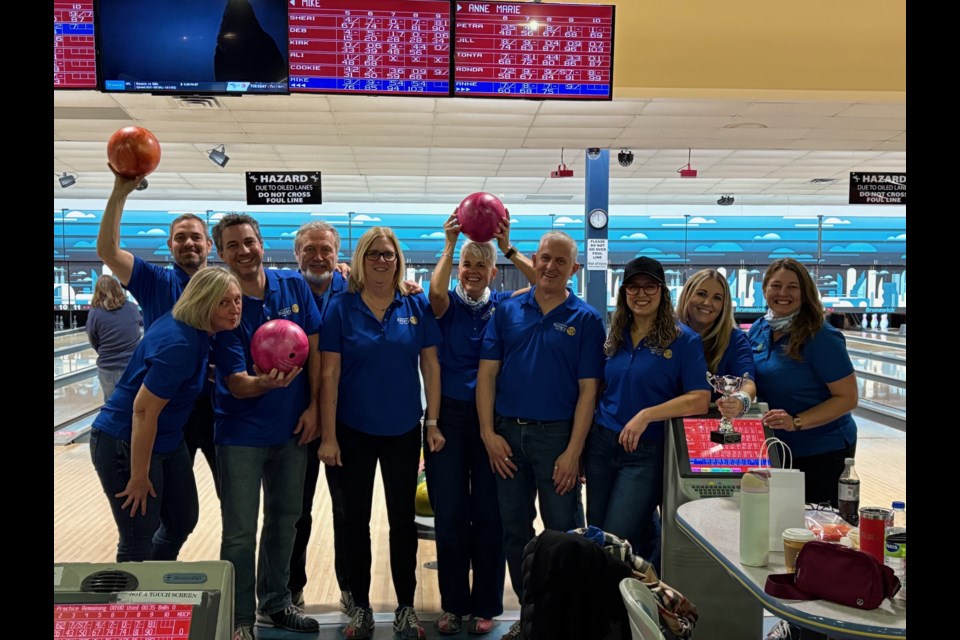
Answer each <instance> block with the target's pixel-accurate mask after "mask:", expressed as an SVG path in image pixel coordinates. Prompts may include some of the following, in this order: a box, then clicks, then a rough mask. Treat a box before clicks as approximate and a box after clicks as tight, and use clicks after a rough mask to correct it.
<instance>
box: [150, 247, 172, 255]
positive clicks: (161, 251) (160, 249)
mask: <svg viewBox="0 0 960 640" xmlns="http://www.w3.org/2000/svg"><path fill="white" fill-rule="evenodd" d="M153 255H155V256H169V255H171V254H170V249H168V248H167V247H166V246H160V247H157V249H156V250H155V251H154V252H153Z"/></svg>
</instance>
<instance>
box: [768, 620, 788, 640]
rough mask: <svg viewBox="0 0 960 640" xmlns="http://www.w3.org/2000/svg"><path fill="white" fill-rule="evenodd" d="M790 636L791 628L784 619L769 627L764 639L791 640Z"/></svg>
mask: <svg viewBox="0 0 960 640" xmlns="http://www.w3.org/2000/svg"><path fill="white" fill-rule="evenodd" d="M792 638H793V630H792V629H791V628H790V623H789V622H787V621H786V620H781V621H780V622H778V623H777V624H776V625H774V627H773V628H772V629H770V633H768V634H767V637H766V640H792Z"/></svg>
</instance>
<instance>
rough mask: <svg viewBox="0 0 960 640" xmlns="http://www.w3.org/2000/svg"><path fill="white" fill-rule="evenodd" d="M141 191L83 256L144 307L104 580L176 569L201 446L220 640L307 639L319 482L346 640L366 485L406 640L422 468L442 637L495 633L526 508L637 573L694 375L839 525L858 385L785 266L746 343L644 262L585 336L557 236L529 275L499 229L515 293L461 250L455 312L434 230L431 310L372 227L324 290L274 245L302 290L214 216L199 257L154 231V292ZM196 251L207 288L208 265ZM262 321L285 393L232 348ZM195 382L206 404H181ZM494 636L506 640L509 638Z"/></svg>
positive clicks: (130, 184) (362, 616)
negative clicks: (613, 540)
mask: <svg viewBox="0 0 960 640" xmlns="http://www.w3.org/2000/svg"><path fill="white" fill-rule="evenodd" d="M138 182H139V179H127V178H123V177H122V176H119V175H117V177H116V182H115V186H114V191H113V193H112V194H111V197H110V200H109V201H108V203H107V208H106V210H105V213H104V218H103V222H102V224H101V232H100V237H99V238H98V252H99V253H100V256H101V259H103V260H104V262H105V264H107V265H108V266H109V267H110V268H111V269H112V270H113V273H114V274H115V275H116V276H117V277H118V278H119V280H120V282H121V283H123V284H124V286H125V287H126V288H127V289H128V290H129V291H130V292H131V293H133V294H134V296H135V297H136V298H137V300H138V301H139V302H140V304H141V306H142V308H143V312H144V324H145V327H146V334H145V336H144V339H143V341H142V342H141V344H140V345H139V346H138V347H137V350H136V352H135V354H134V356H133V358H132V360H131V364H130V365H129V366H128V367H127V369H126V371H125V372H124V374H123V376H122V378H121V380H120V382H119V384H118V385H117V391H116V392H115V393H114V395H113V396H111V397H110V399H109V400H108V401H107V404H106V405H105V407H104V409H103V411H101V414H100V416H99V417H98V418H97V420H96V421H95V423H94V430H93V437H92V439H91V455H92V458H93V460H94V465H95V467H96V468H97V472H98V474H99V477H100V479H101V482H102V484H103V488H104V492H105V494H106V495H107V498H108V499H109V500H110V502H111V507H112V509H113V513H114V516H115V518H116V521H117V526H118V531H119V543H118V561H123V560H144V559H175V558H176V557H177V553H178V552H179V549H180V548H181V546H182V545H183V543H184V542H185V540H186V539H187V536H188V535H189V534H190V532H191V531H192V530H193V527H194V526H195V525H196V522H197V512H198V510H197V504H196V503H197V500H196V485H195V482H194V480H193V472H192V458H193V455H194V454H195V451H196V450H197V448H202V446H201V445H202V442H203V440H204V438H207V439H208V441H210V442H212V443H213V445H214V446H213V450H212V456H210V457H209V458H208V460H210V462H211V468H212V469H213V470H214V477H215V478H216V480H217V486H218V490H219V497H220V506H221V515H222V523H223V534H222V536H223V537H222V542H221V553H220V557H221V559H224V560H229V561H230V562H232V563H233V566H234V571H235V579H236V596H235V597H236V601H235V620H234V626H235V632H234V638H235V640H248V639H252V637H253V635H252V627H253V625H254V624H255V623H256V624H261V625H272V626H277V627H281V628H284V629H288V630H293V631H302V632H315V631H317V629H318V625H317V622H316V620H314V619H312V618H310V617H309V616H306V615H305V614H304V612H303V606H304V601H303V595H302V594H303V589H304V586H305V584H306V581H307V572H306V552H307V548H308V542H309V537H310V531H311V528H312V524H313V517H312V513H311V510H312V505H313V499H314V496H315V491H316V485H317V481H318V478H319V470H320V466H321V464H322V465H323V467H324V470H325V476H326V479H327V485H328V488H329V490H330V494H331V503H332V506H333V514H332V523H333V528H334V541H335V569H336V574H337V575H336V577H337V582H338V584H339V586H340V590H341V600H340V604H341V607H342V608H343V609H344V611H345V613H347V615H348V616H349V621H348V623H347V625H346V626H345V628H344V629H343V633H344V636H345V637H347V638H353V639H358V638H370V637H372V635H373V631H374V625H375V622H374V616H373V610H372V607H371V606H370V599H369V590H370V583H371V569H372V555H371V535H370V518H371V513H372V509H373V497H374V481H375V475H376V470H377V466H378V465H379V467H380V471H381V475H382V479H383V487H384V497H385V501H386V512H387V517H388V521H389V527H390V534H389V538H390V545H389V547H390V570H391V574H392V578H393V585H394V589H395V591H396V596H397V608H396V610H395V611H394V623H393V630H394V632H395V634H396V635H397V636H398V637H401V638H424V637H426V634H425V630H424V627H423V624H422V622H421V621H420V619H419V616H418V614H417V611H416V608H415V607H414V593H415V590H416V563H417V560H416V556H417V545H418V540H417V527H416V523H415V512H414V506H415V502H414V495H415V493H416V484H417V475H418V469H419V461H420V453H421V450H422V451H423V455H424V458H425V469H426V475H427V481H428V487H429V494H430V501H431V503H432V506H433V509H434V512H435V514H436V517H435V526H436V541H437V556H438V570H439V571H438V574H439V575H438V578H439V586H440V595H441V606H442V609H443V611H442V613H441V615H440V617H439V618H438V620H437V621H436V625H437V628H438V630H439V632H440V633H442V634H456V633H460V632H461V631H462V630H466V631H467V632H469V633H471V634H485V633H488V632H490V631H491V630H492V629H493V628H494V626H495V624H496V623H495V621H494V618H495V617H496V616H498V615H500V614H501V613H502V612H503V589H504V574H505V570H509V573H510V578H511V582H512V584H513V588H514V590H515V591H516V593H517V596H518V598H519V599H520V600H521V602H522V597H523V594H522V579H521V576H522V568H521V562H522V553H523V548H524V546H525V545H526V544H527V542H529V541H530V540H531V539H532V538H533V537H534V536H535V531H534V520H535V518H536V516H537V511H536V504H539V509H540V516H541V518H542V520H543V524H544V526H545V527H546V528H549V529H555V530H560V531H566V530H570V529H574V528H578V527H582V526H584V525H585V524H586V523H589V524H591V525H595V526H598V527H600V528H601V529H604V530H605V531H607V532H608V533H612V534H615V535H617V536H619V537H621V538H624V539H627V540H629V541H631V542H632V543H633V544H634V546H635V547H636V548H639V550H640V551H641V555H642V554H644V553H655V549H654V548H650V547H649V544H650V538H651V535H650V533H649V532H650V531H652V530H655V528H656V520H657V518H656V510H657V506H658V505H659V504H660V502H661V497H662V472H663V438H664V425H665V421H666V420H668V419H670V418H673V417H681V416H688V415H698V414H702V413H706V412H707V410H708V407H709V403H710V401H711V397H712V395H713V394H712V387H711V386H710V384H709V383H708V382H707V377H706V374H707V372H708V371H709V372H712V373H714V374H718V375H733V376H738V377H742V378H744V384H743V386H742V388H741V391H740V392H739V393H737V394H735V395H734V396H731V397H730V398H728V399H721V398H718V408H719V410H720V412H721V413H723V414H724V415H726V416H730V417H735V416H737V415H742V414H743V413H744V412H746V411H747V410H748V409H749V408H750V406H751V404H752V403H753V401H754V399H755V398H757V399H759V400H762V401H765V402H767V403H768V405H769V407H771V408H770V410H769V411H767V412H766V413H764V415H763V417H762V419H763V421H764V422H765V423H766V424H767V425H768V426H770V427H771V428H772V429H774V430H775V433H776V435H777V436H778V437H780V438H781V439H782V440H784V441H785V442H786V443H787V444H788V445H789V446H790V447H791V448H792V450H793V453H794V460H795V466H796V467H798V468H800V469H802V470H804V471H805V472H806V474H805V475H806V481H807V500H808V501H809V502H821V501H826V502H836V498H837V496H836V481H837V478H838V477H839V475H840V473H841V472H842V470H843V466H844V465H843V460H844V458H846V457H851V456H852V455H853V453H854V451H855V447H856V425H855V424H854V422H853V419H852V417H851V416H850V412H851V411H852V410H853V408H854V407H855V406H856V402H857V388H856V379H855V376H854V373H853V368H852V365H851V363H850V358H849V356H848V355H847V353H846V349H845V345H844V341H843V336H842V334H840V332H839V331H837V330H836V329H834V328H833V327H832V326H830V325H829V324H827V323H824V321H823V308H822V306H821V304H820V299H819V294H818V292H817V290H816V286H815V283H814V282H813V280H812V278H811V277H810V274H809V273H808V272H807V270H806V269H805V268H804V267H803V266H802V265H801V264H799V263H797V262H796V261H794V260H791V259H783V260H777V261H776V262H774V263H773V264H772V265H770V267H769V268H768V269H767V272H766V274H765V276H764V279H763V292H764V297H765V299H766V302H767V306H768V308H769V311H768V313H767V314H766V316H765V317H764V318H761V319H760V320H758V321H757V322H756V323H754V325H753V326H752V327H751V329H750V331H749V332H748V333H746V334H745V333H744V332H743V331H741V330H740V329H739V327H737V326H735V324H734V319H733V310H732V306H731V301H730V292H729V288H728V286H727V282H726V279H725V277H724V276H723V274H721V273H719V272H717V271H715V270H704V271H701V272H698V273H696V274H694V275H693V276H691V277H690V278H689V279H688V281H687V283H686V285H685V286H684V288H683V291H682V292H681V294H680V297H679V300H678V303H677V307H676V310H674V305H673V302H672V300H671V292H670V289H669V287H668V286H667V282H666V279H665V274H664V270H663V267H662V265H661V264H660V263H659V262H657V261H656V260H653V259H652V258H648V257H638V258H636V259H634V260H632V261H631V262H630V263H629V264H627V265H626V267H625V269H624V274H623V279H622V284H621V286H620V288H619V291H618V293H617V299H616V307H615V310H614V312H613V316H612V319H611V322H610V330H609V332H607V331H606V330H605V327H604V318H603V316H602V315H601V313H600V312H598V311H597V310H596V309H593V308H592V307H590V306H589V305H588V304H586V303H585V302H584V301H583V300H581V299H580V298H578V297H577V296H576V295H575V294H574V293H573V292H572V291H571V290H570V289H569V288H568V282H569V280H570V278H571V276H573V274H574V273H576V272H577V271H578V270H579V268H580V265H579V264H578V263H577V255H578V247H577V245H576V243H575V241H574V240H573V239H572V238H571V237H570V236H568V235H567V234H564V233H562V232H557V231H551V232H548V233H546V234H545V235H544V236H543V237H542V238H541V239H540V242H539V246H538V249H537V252H536V254H534V256H533V257H532V260H531V259H529V258H527V257H525V256H523V255H522V254H521V253H519V252H518V251H517V249H516V248H515V247H513V246H511V245H510V241H509V222H508V221H504V222H503V223H502V224H501V226H500V228H499V229H498V232H497V234H496V236H495V239H496V245H498V246H499V250H500V251H501V252H502V253H503V254H504V256H505V257H506V258H507V259H508V260H510V261H511V262H512V263H513V264H514V265H515V266H517V268H518V269H519V270H520V271H521V272H522V273H523V274H524V275H525V276H526V277H527V279H528V280H529V281H530V283H531V286H530V287H529V288H526V289H523V290H521V291H516V292H498V291H494V290H492V289H491V284H492V282H493V280H494V278H495V276H496V274H497V267H496V262H497V254H496V251H497V249H496V248H495V246H494V244H495V243H494V242H474V241H472V240H468V241H466V242H464V243H462V244H461V246H460V248H459V264H458V265H457V285H456V287H454V288H452V289H451V287H450V283H451V278H452V274H453V269H454V255H455V252H456V250H457V243H458V241H459V236H460V227H459V224H458V222H457V218H456V216H455V215H454V216H451V217H450V218H449V219H448V220H447V221H446V222H445V224H444V233H445V239H446V240H445V247H444V250H443V252H442V253H441V255H440V257H439V260H438V263H437V266H436V268H435V270H434V272H433V275H432V277H431V282H430V291H429V296H427V295H423V294H422V293H421V292H419V291H418V290H417V288H416V287H415V285H414V284H413V283H409V282H405V281H404V280H403V277H404V274H405V273H406V267H405V262H404V257H403V252H402V250H401V247H400V243H399V241H398V240H397V238H396V236H395V234H394V233H393V231H392V230H391V229H389V228H386V227H374V228H371V229H369V230H368V231H367V232H366V233H365V234H364V235H363V236H362V237H361V238H360V239H359V240H358V242H357V245H356V247H355V250H354V253H353V257H352V261H351V264H350V266H349V268H344V266H345V265H340V266H338V265H337V262H336V261H337V255H338V252H339V249H340V238H339V235H338V234H337V232H336V229H335V228H334V227H332V226H331V225H329V224H327V223H324V222H320V221H316V222H310V223H307V224H305V225H304V226H303V227H301V228H300V230H299V231H298V232H297V235H296V238H295V241H294V253H295V256H296V258H297V262H298V265H299V267H300V269H299V273H297V272H284V271H276V270H271V269H264V267H263V261H262V259H263V241H262V238H261V236H260V232H259V226H258V224H257V222H256V220H255V219H254V218H252V217H251V216H248V215H246V214H227V215H224V216H223V217H222V218H221V219H220V220H219V222H218V223H217V225H216V226H215V227H214V228H213V230H212V235H213V242H211V240H210V238H209V236H208V235H207V233H206V231H207V230H206V228H205V225H204V223H203V221H202V220H200V219H199V218H196V217H195V216H190V215H189V214H186V215H184V216H180V217H178V218H177V219H176V220H174V222H173V223H172V224H171V229H170V238H169V239H168V246H169V247H170V249H171V253H172V255H173V257H174V260H175V262H176V264H175V266H174V268H173V269H172V270H166V269H161V268H159V267H156V266H154V265H150V264H148V263H146V262H144V261H143V260H141V259H140V258H138V257H135V256H133V255H132V254H130V253H128V252H126V251H124V250H122V249H121V248H120V245H119V223H120V217H121V215H122V210H123V204H124V202H125V199H126V196H127V195H128V194H129V193H130V192H131V191H132V190H133V189H134V188H135V187H136V185H137V183H138ZM213 244H215V245H216V249H217V252H218V255H219V256H220V257H221V258H222V259H223V261H224V263H225V264H226V266H227V267H228V268H227V269H219V268H212V267H207V266H206V257H207V255H208V254H209V251H210V250H211V248H212V245H213ZM214 283H215V284H216V286H213V284H214ZM185 308H186V310H185ZM194 308H199V309H200V310H201V312H199V313H198V312H196V310H195V309H194ZM204 314H207V315H206V316H204ZM273 318H284V319H287V320H291V321H293V322H296V323H297V324H299V325H300V326H301V327H302V328H303V329H304V331H305V333H306V334H307V336H308V338H309V341H310V344H311V355H310V357H309V358H308V360H307V362H306V363H305V364H304V369H305V371H304V370H301V369H295V370H293V371H291V372H286V373H283V372H279V371H276V370H274V371H270V372H266V371H260V370H259V369H257V368H256V366H255V365H254V364H253V360H252V358H251V355H250V338H251V336H252V334H253V332H254V331H255V330H256V329H257V328H258V327H259V326H260V325H262V324H263V323H264V322H266V321H268V320H270V319H273ZM208 364H212V365H215V366H214V367H213V371H214V380H215V384H214V388H213V393H212V398H213V400H212V402H211V401H210V399H209V397H210V396H209V395H208V397H207V400H206V402H204V401H203V400H202V398H203V396H204V394H205V393H206V394H209V387H207V386H206V385H207V384H208V382H207V381H208V377H209V368H208ZM421 385H422V386H421ZM421 391H422V393H423V396H424V397H425V399H426V407H425V408H424V407H422V405H421ZM198 398H201V399H200V400H198ZM211 407H212V409H211ZM206 412H210V413H206ZM194 414H197V415H196V417H195V418H191V416H194ZM211 414H212V416H213V417H212V420H211V419H210V417H209V416H210V415H211ZM204 415H206V416H207V417H206V418H204V417H203V416H204ZM191 419H194V421H195V422H197V423H202V422H203V420H204V419H206V420H207V424H206V425H205V426H206V428H207V430H208V431H209V435H206V436H203V435H201V436H198V437H197V438H195V439H194V442H196V443H197V444H196V445H195V447H196V448H193V450H192V451H191V450H190V449H191V447H190V445H189V444H188V442H187V440H188V438H187V433H186V430H185V425H187V424H188V423H189V422H190V420H191ZM200 430H202V429H199V428H198V429H196V431H200ZM584 477H585V478H586V494H587V504H586V507H587V508H586V513H584V508H583V499H582V488H581V486H582V483H583V478H584ZM261 489H262V491H263V512H264V518H263V527H262V531H261V532H260V546H259V556H258V554H257V547H256V538H257V522H258V520H257V519H258V515H259V511H260V506H261V505H260V492H261ZM653 546H654V547H655V545H653ZM471 571H472V580H471ZM504 637H505V638H518V637H520V627H519V624H516V625H514V626H513V627H511V628H510V630H509V631H507V634H506V635H504Z"/></svg>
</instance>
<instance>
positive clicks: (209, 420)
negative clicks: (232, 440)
mask: <svg viewBox="0 0 960 640" xmlns="http://www.w3.org/2000/svg"><path fill="white" fill-rule="evenodd" d="M213 421H214V414H213V391H212V390H210V391H205V392H202V393H201V394H200V396H199V397H198V398H197V401H196V402H194V403H193V411H191V412H190V416H189V417H188V418H187V421H186V423H184V425H183V441H184V442H186V443H187V452H188V453H189V454H190V460H196V458H197V449H199V450H200V451H201V452H202V453H203V457H204V458H206V459H207V464H208V465H209V466H210V473H211V475H212V476H213V488H214V490H215V491H216V492H217V497H218V498H219V497H220V474H219V472H218V471H217V449H216V445H214V443H213Z"/></svg>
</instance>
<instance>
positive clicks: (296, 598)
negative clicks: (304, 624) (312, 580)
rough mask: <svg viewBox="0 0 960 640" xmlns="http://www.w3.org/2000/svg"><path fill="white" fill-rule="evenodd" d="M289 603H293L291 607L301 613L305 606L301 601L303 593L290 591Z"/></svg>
mask: <svg viewBox="0 0 960 640" xmlns="http://www.w3.org/2000/svg"><path fill="white" fill-rule="evenodd" d="M290 601H291V602H292V603H293V606H295V607H296V608H297V609H300V611H303V607H304V606H305V605H306V604H307V603H306V601H305V600H304V599H303V591H291V592H290Z"/></svg>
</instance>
